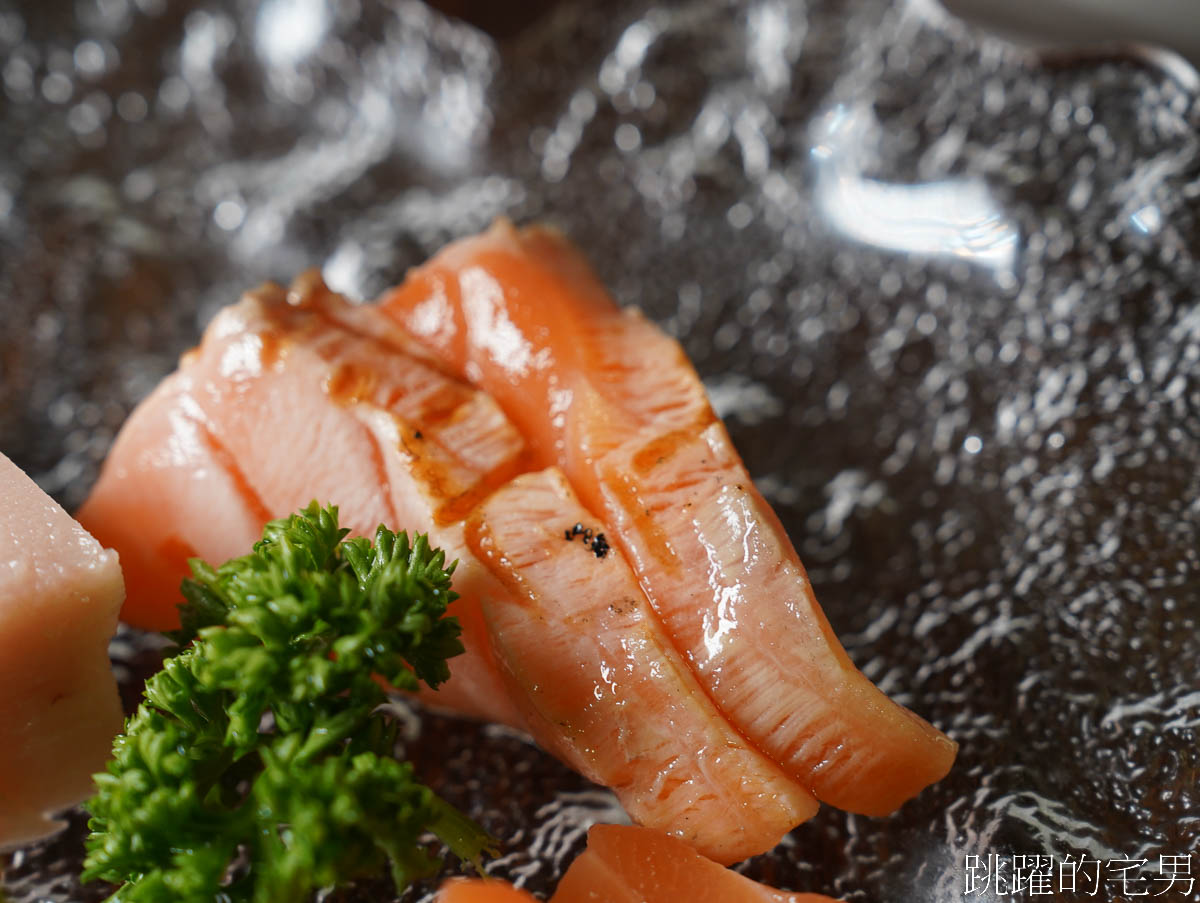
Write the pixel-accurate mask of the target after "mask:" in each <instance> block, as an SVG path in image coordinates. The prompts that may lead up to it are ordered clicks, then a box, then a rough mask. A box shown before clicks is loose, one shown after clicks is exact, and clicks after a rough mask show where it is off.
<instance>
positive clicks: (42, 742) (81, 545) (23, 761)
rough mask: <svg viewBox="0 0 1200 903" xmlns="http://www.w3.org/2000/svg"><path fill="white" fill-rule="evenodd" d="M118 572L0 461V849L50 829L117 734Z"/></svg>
mask: <svg viewBox="0 0 1200 903" xmlns="http://www.w3.org/2000/svg"><path fill="white" fill-rule="evenodd" d="M124 592H125V591H124V584H123V582H122V579H121V568H120V565H119V564H118V562H117V556H116V554H115V553H114V552H111V551H106V550H105V549H104V548H102V547H101V545H100V543H98V542H97V541H96V540H95V539H94V538H93V537H91V536H89V535H88V533H87V532H86V531H85V530H84V529H83V528H82V527H81V526H79V524H77V523H76V522H75V521H74V520H72V519H71V517H70V515H68V514H67V512H65V511H64V510H63V509H62V508H60V507H59V506H58V504H57V503H56V502H55V501H54V500H53V499H51V498H50V497H49V496H48V495H46V493H44V492H42V490H41V489H39V488H38V486H37V484H36V483H34V482H33V480H31V479H30V478H29V477H27V476H26V475H25V474H24V473H22V472H21V470H20V468H18V467H17V466H16V465H15V464H14V463H13V462H12V461H10V460H9V459H8V458H6V457H5V456H4V455H0V713H2V714H3V718H2V719H0V849H3V848H5V847H8V846H11V845H15V844H19V843H23V842H25V841H28V840H33V839H35V838H37V837H41V836H45V835H47V834H50V833H52V832H53V831H54V830H56V829H57V828H58V827H59V824H58V823H57V822H55V821H54V820H53V819H52V818H49V817H48V813H52V812H54V811H56V810H58V809H61V808H63V807H65V806H68V805H71V804H73V803H76V802H78V801H79V800H81V799H83V798H84V797H86V796H88V795H89V794H91V793H92V792H93V790H94V788H93V785H92V774H93V773H95V772H97V771H100V770H102V769H103V768H104V763H105V761H106V760H107V759H108V756H109V754H110V753H111V752H112V740H113V737H114V736H115V735H116V734H117V732H118V731H119V730H120V729H121V721H122V714H121V700H120V697H119V696H118V695H117V681H116V678H115V677H114V676H113V674H112V669H111V666H110V664H109V659H108V641H109V639H110V638H111V637H112V635H113V632H114V631H115V630H116V627H117V612H118V611H119V609H120V607H121V601H122V599H123V598H124Z"/></svg>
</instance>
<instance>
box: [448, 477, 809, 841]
mask: <svg viewBox="0 0 1200 903" xmlns="http://www.w3.org/2000/svg"><path fill="white" fill-rule="evenodd" d="M576 524H584V525H587V524H591V525H592V526H587V527H585V530H586V531H587V532H586V533H585V534H583V535H579V534H577V533H576V532H575V531H574V526H575V525H576ZM594 526H596V525H595V522H594V520H593V518H592V516H591V515H590V514H589V513H588V512H587V511H586V510H584V508H583V507H582V505H580V504H579V501H578V500H577V499H576V498H575V494H574V493H573V492H572V491H571V488H570V486H568V485H567V481H566V479H565V478H564V477H563V475H562V473H561V471H559V470H558V468H550V469H548V470H545V471H542V472H540V473H532V474H526V475H525V476H521V477H517V478H516V479H515V480H513V481H512V482H510V483H509V484H508V485H506V486H504V487H503V488H501V489H499V490H497V492H496V493H495V494H493V495H492V496H491V498H489V499H488V500H487V501H485V502H484V503H483V504H482V505H481V506H480V508H479V509H478V510H477V511H476V513H475V514H474V515H473V516H472V517H471V519H470V520H469V521H468V525H467V543H468V545H469V546H470V548H471V551H472V552H473V553H474V554H475V556H476V557H477V558H478V559H479V560H480V561H483V562H484V563H485V564H486V565H487V566H488V567H489V568H490V569H491V570H492V571H493V573H494V574H496V576H497V577H499V578H500V580H501V581H502V582H503V584H504V585H505V587H506V589H507V590H508V592H507V593H505V594H502V595H495V596H489V595H484V596H483V597H482V598H481V600H480V601H481V605H482V607H483V612H484V618H485V620H486V621H487V625H488V630H489V633H490V635H491V638H492V643H493V646H494V648H495V651H496V656H497V658H498V659H499V662H500V664H501V667H502V668H503V670H504V672H505V673H506V675H507V676H508V677H509V679H510V682H511V686H512V688H513V692H512V695H513V698H514V699H515V700H518V705H519V706H522V707H523V712H524V714H525V721H526V724H527V725H528V726H529V730H530V732H531V733H532V734H533V736H534V737H535V739H537V741H538V743H539V744H540V745H541V746H542V747H543V748H545V749H547V750H549V751H551V752H553V753H555V754H556V755H557V756H558V757H559V758H561V759H562V760H563V761H565V762H566V763H567V764H569V765H570V766H571V767H572V768H574V769H575V770H576V771H578V772H579V773H580V774H582V775H584V776H585V777H587V778H589V779H591V780H593V781H595V782H596V783H598V784H603V785H605V786H608V787H611V788H612V789H613V790H614V792H615V793H616V794H617V798H618V799H619V800H620V801H621V804H622V805H623V806H624V807H625V811H626V812H628V813H629V815H630V816H631V817H632V818H633V820H634V821H636V822H638V823H639V824H643V825H649V826H653V827H656V828H658V829H660V830H663V831H667V832H669V833H671V834H674V835H676V836H677V837H680V838H682V839H683V840H685V841H687V842H688V843H689V844H691V845H692V846H693V847H695V848H696V849H697V850H699V851H700V852H702V853H703V854H704V855H706V856H708V857H709V858H711V859H715V860H717V861H718V862H722V863H726V864H728V863H733V862H740V861H741V860H743V859H745V858H747V857H749V856H753V855H756V854H758V853H762V852H765V851H766V850H768V849H770V848H771V847H773V846H775V844H776V843H778V841H779V839H780V838H781V837H782V836H783V835H784V834H786V833H787V832H788V831H790V830H791V829H792V828H793V827H794V826H795V825H796V824H798V823H799V822H801V821H804V820H805V819H807V818H809V817H810V816H812V815H813V814H814V813H815V812H816V810H817V801H816V800H815V799H814V798H813V797H812V795H811V794H810V793H808V792H807V791H806V790H804V789H803V788H802V787H800V785H799V784H797V783H796V782H795V781H793V780H791V779H790V778H789V777H788V776H787V775H786V774H784V772H783V771H782V770H781V769H780V768H779V766H778V765H776V764H775V763H774V762H772V761H771V760H770V759H768V758H767V757H766V756H765V755H763V754H762V753H761V752H759V751H758V750H757V749H756V748H755V747H754V746H753V745H751V744H750V743H748V742H747V741H746V739H745V738H744V737H742V736H741V735H740V734H739V733H738V732H737V731H736V730H735V729H734V728H733V727H732V726H731V725H730V724H729V722H728V721H727V720H726V719H725V718H724V716H723V715H722V714H721V713H720V711H719V710H718V709H717V708H716V706H715V705H713V702H712V700H711V699H709V697H708V695H707V694H706V693H705V692H704V690H703V689H702V688H701V687H700V686H699V684H698V683H697V682H696V678H695V677H694V675H693V674H692V673H691V671H690V670H689V668H688V667H687V663H686V662H684V661H683V659H682V657H681V656H680V655H679V653H678V652H677V651H676V650H675V648H674V647H673V646H672V645H671V642H670V640H669V638H667V637H666V636H665V635H664V634H663V630H662V627H661V625H660V623H659V621H658V619H657V617H656V616H655V615H654V613H653V611H651V610H650V607H649V605H648V604H647V602H646V599H645V597H644V596H643V594H642V591H641V588H640V587H639V586H638V583H637V580H636V578H635V577H634V575H633V573H632V571H631V570H630V568H629V565H628V564H627V563H626V561H625V560H624V557H623V556H622V555H621V554H620V553H619V552H617V551H616V550H612V551H606V550H605V547H604V545H603V543H602V542H601V541H598V540H596V539H595V538H593V537H594V531H593V527H594ZM585 536H587V538H588V539H589V540H590V542H587V543H585Z"/></svg>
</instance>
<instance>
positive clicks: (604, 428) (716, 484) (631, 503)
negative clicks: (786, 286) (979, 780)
mask: <svg viewBox="0 0 1200 903" xmlns="http://www.w3.org/2000/svg"><path fill="white" fill-rule="evenodd" d="M380 306H381V308H382V309H383V310H384V311H385V312H386V313H387V314H388V315H389V316H391V317H392V318H394V319H395V320H396V321H397V322H398V323H399V324H400V325H401V326H403V328H404V329H405V330H406V331H408V332H409V333H410V334H411V336H412V337H413V338H414V339H415V340H417V341H420V342H422V343H423V344H425V345H426V347H427V348H428V349H429V350H430V352H431V353H432V354H433V355H434V356H435V357H436V358H437V359H438V360H439V361H440V362H441V363H442V364H443V365H444V366H448V367H451V368H453V370H454V372H456V373H458V374H461V375H462V376H464V377H466V378H467V379H469V380H470V381H471V382H472V383H474V384H475V385H477V386H478V387H480V388H482V389H484V390H486V391H487V392H489V393H491V395H492V396H493V397H494V398H495V399H496V401H497V402H498V403H499V404H500V406H501V407H502V408H503V409H504V410H505V412H506V413H507V414H508V416H509V418H510V419H511V420H512V421H513V422H514V423H515V424H516V425H517V427H518V428H519V429H520V430H521V431H522V433H523V434H524V435H525V436H526V438H527V439H528V440H529V443H530V445H531V447H532V451H533V453H534V455H535V457H536V458H537V460H538V463H539V464H540V465H550V464H556V465H558V466H559V467H561V468H562V470H563V471H564V472H565V474H566V476H567V478H568V479H569V480H570V482H571V484H572V486H573V487H574V488H575V491H576V492H577V493H578V494H579V496H580V498H581V499H582V501H583V503H584V505H585V506H586V507H587V508H588V509H589V510H590V511H592V512H593V513H594V514H595V515H596V516H598V517H599V518H600V519H602V520H603V521H605V522H607V523H608V524H609V525H610V526H611V527H613V528H614V535H613V536H612V537H610V538H611V539H612V540H613V541H614V544H615V545H617V546H618V547H620V548H621V550H622V551H623V552H624V553H625V555H626V556H627V558H628V559H629V561H630V563H631V564H632V566H633V568H634V571H635V573H636V574H637V576H638V579H639V581H640V583H641V585H642V588H643V590H644V591H645V593H646V595H647V597H648V598H649V600H650V602H651V604H652V605H653V607H654V609H655V611H656V612H657V613H658V615H659V617H660V618H661V619H662V621H663V623H664V624H665V626H666V628H667V631H668V633H669V634H670V636H671V638H672V640H673V642H674V643H675V644H676V646H677V647H678V648H679V650H680V651H681V652H682V653H683V654H684V655H685V657H686V658H687V660H688V662H689V664H690V665H691V667H692V668H693V669H694V671H695V672H696V674H697V675H698V676H699V678H700V681H701V683H702V685H703V686H704V687H705V689H706V690H707V692H708V693H709V694H710V695H711V696H712V698H713V699H714V700H715V701H716V703H717V704H718V706H719V707H720V708H721V710H722V711H723V712H724V713H725V715H726V716H727V717H728V718H729V719H730V720H731V721H732V722H733V723H734V724H735V725H736V726H737V727H738V728H739V729H740V730H741V731H742V732H743V733H745V734H746V736H748V737H749V738H750V739H751V740H753V741H754V742H755V743H757V744H758V745H759V746H760V747H761V748H762V749H763V750H765V751H766V752H767V753H769V754H770V755H771V756H772V757H773V758H775V759H776V761H778V762H779V763H780V764H781V765H782V766H783V767H784V768H785V770H787V771H788V772H789V773H790V774H792V775H793V776H795V777H796V779H797V780H799V781H800V782H801V783H803V784H804V785H805V786H806V787H809V788H810V789H811V790H812V792H813V793H814V794H815V795H816V797H817V798H818V799H820V800H823V801H825V802H828V803H831V804H833V805H835V806H838V807H839V808H843V809H847V810H850V811H852V812H860V813H865V814H869V815H881V814H886V813H888V812H891V811H893V810H894V809H895V808H896V807H898V806H899V805H900V804H901V803H903V802H904V801H905V800H907V799H909V798H910V797H912V796H913V795H915V794H916V793H918V792H919V791H920V790H921V789H922V788H924V787H926V786H928V785H929V784H930V783H932V782H934V781H936V780H939V779H940V778H942V777H943V776H944V775H945V774H946V772H947V771H948V770H949V768H950V766H951V764H952V763H953V760H954V756H955V753H956V749H957V746H956V744H955V743H954V742H953V741H951V740H950V739H949V738H948V737H946V736H945V735H944V734H942V733H941V732H940V731H938V730H936V729H935V728H933V727H932V726H931V725H929V724H928V723H927V722H925V721H924V720H923V719H921V718H920V717H918V716H917V715H915V714H913V713H911V712H909V711H908V710H906V709H904V708H902V707H901V706H899V705H896V704H895V703H893V702H892V701H891V700H890V699H888V698H887V697H886V696H885V695H884V694H883V693H882V692H880V691H879V690H878V689H877V688H876V687H875V686H874V685H873V684H871V682H870V681H868V680H867V679H866V678H865V677H864V676H863V675H862V674H861V673H860V672H859V671H858V670H857V668H855V667H854V665H853V663H852V662H851V660H850V658H849V657H848V656H847V655H846V653H845V651H844V650H843V648H842V646H841V644H840V643H839V642H838V641H837V638H836V637H835V635H834V633H833V631H832V629H831V628H830V625H829V623H828V621H827V619H826V617H825V615H824V613H823V612H822V611H821V608H820V606H819V605H818V604H817V602H816V599H815V598H814V596H813V592H812V588H811V586H810V585H809V582H808V578H807V575H806V574H805V571H804V568H803V565H801V563H800V560H799V558H798V556H797V555H796V551H795V549H794V547H793V546H792V543H791V542H790V540H789V539H788V537H787V535H786V533H785V531H784V530H783V528H782V525H781V524H780V523H779V520H778V519H777V517H776V516H775V514H774V512H772V511H771V509H770V507H769V506H768V505H767V503H766V502H765V501H764V500H763V498H762V496H761V495H760V494H759V493H758V491H757V490H756V489H755V487H754V484H753V482H752V481H751V479H750V476H749V474H748V473H747V472H746V469H745V467H744V465H743V464H742V462H741V459H740V458H739V457H738V455H737V452H736V451H735V449H734V448H733V445H732V442H731V441H730V438H729V435H728V433H727V432H726V431H725V428H724V426H723V424H722V423H721V422H720V420H719V419H718V418H717V417H716V414H715V413H714V412H713V410H712V408H711V406H710V405H709V403H708V400H707V397H706V395H705V392H704V388H703V385H702V383H701V382H700V379H699V377H698V376H697V375H696V373H695V371H694V369H693V368H692V366H691V364H690V362H689V361H688V360H687V357H686V355H685V354H684V352H683V350H682V348H681V347H680V346H679V344H678V343H677V342H675V341H674V340H672V339H670V338H669V337H668V336H666V335H665V334H663V333H662V332H661V331H660V330H659V329H658V328H657V327H655V326H654V325H653V324H652V323H650V322H649V321H647V320H646V319H645V318H644V317H643V316H642V315H641V314H640V313H639V312H637V311H634V310H621V309H619V308H618V307H617V306H616V305H615V304H614V303H613V301H612V300H611V298H610V297H609V296H608V294H607V292H606V291H605V290H604V288H603V286H602V285H601V284H600V282H599V281H598V280H597V278H596V277H595V275H594V274H593V273H592V272H591V270H590V268H589V267H588V265H587V262H586V261H585V260H584V259H583V257H582V255H581V254H580V253H579V252H578V251H577V250H576V249H575V248H574V247H572V246H571V245H570V244H569V243H568V242H567V241H566V240H565V239H563V238H562V237H561V236H560V235H558V234H557V233H555V232H553V231H551V230H548V229H544V228H529V229H524V230H521V231H517V230H515V229H514V228H513V227H512V226H511V225H510V224H508V223H507V222H504V221H501V222H499V223H497V224H496V225H495V226H493V227H492V229H490V230H489V231H488V232H486V233H485V234H483V235H481V236H478V237H475V238H470V239H465V240H462V241H459V242H456V243H455V244H452V245H450V246H448V247H447V248H446V249H444V250H443V251H442V252H441V253H439V254H438V255H437V256H436V257H435V258H434V259H433V260H431V261H430V262H429V263H427V264H426V265H424V266H422V267H420V268H418V269H416V270H414V271H413V272H411V273H410V274H409V276H408V277H407V279H406V280H405V282H404V284H403V285H402V286H400V287H399V288H397V289H395V290H393V291H391V292H389V293H387V294H386V295H385V296H384V297H383V298H382V299H381V301H380Z"/></svg>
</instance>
